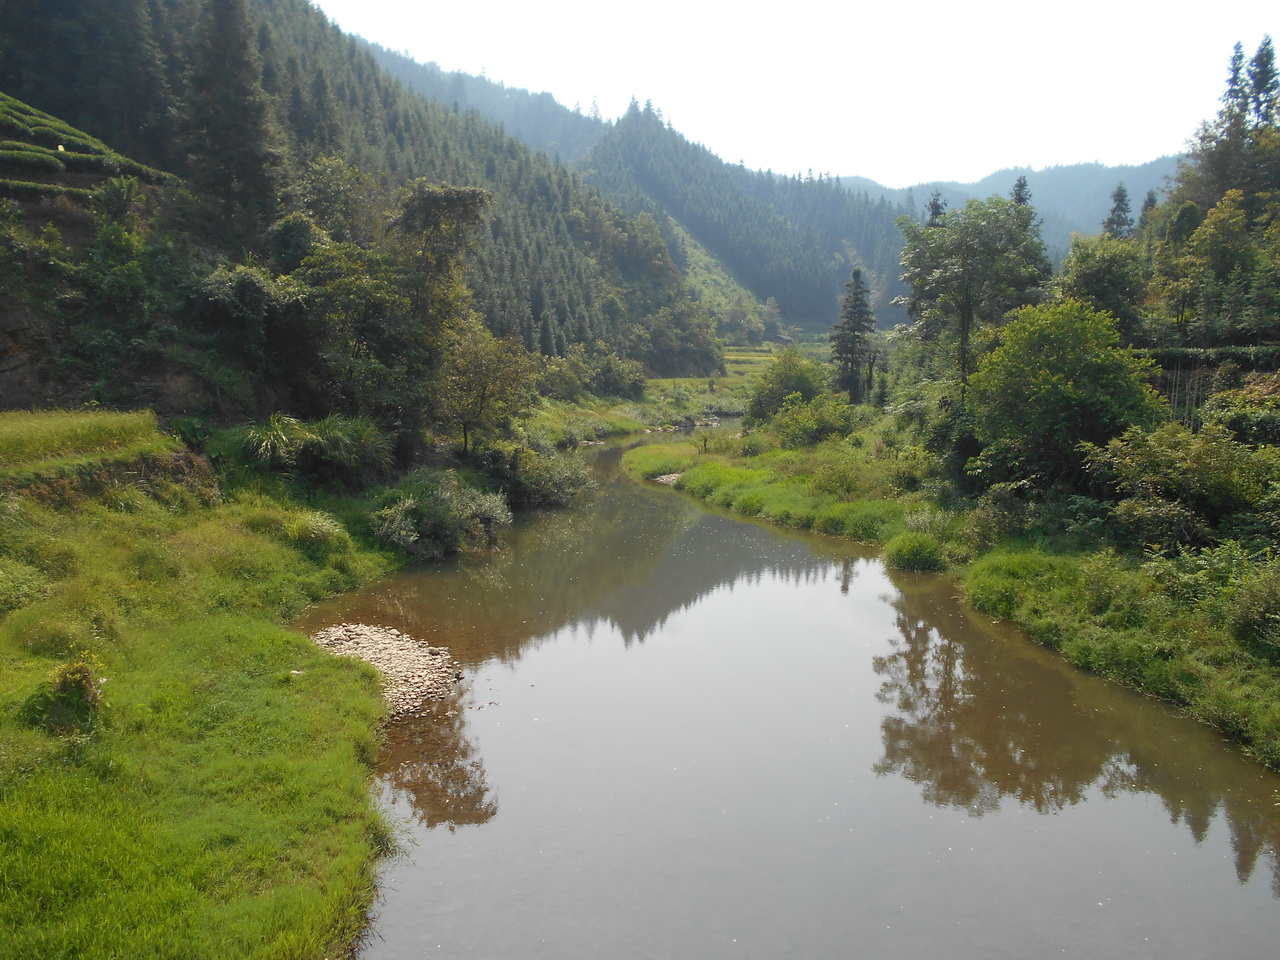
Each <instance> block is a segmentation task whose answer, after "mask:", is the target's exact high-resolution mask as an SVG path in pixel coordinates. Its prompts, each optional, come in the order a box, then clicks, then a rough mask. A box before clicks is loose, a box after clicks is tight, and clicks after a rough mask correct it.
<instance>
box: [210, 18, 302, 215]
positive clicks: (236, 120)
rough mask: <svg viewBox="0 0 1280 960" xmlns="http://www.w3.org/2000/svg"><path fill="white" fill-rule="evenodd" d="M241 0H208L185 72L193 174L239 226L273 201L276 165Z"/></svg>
mask: <svg viewBox="0 0 1280 960" xmlns="http://www.w3.org/2000/svg"><path fill="white" fill-rule="evenodd" d="M260 79H261V69H260V67H259V65H258V59H257V52H256V43H255V42H254V33H253V29H252V26H251V24H250V20H249V12H248V9H247V7H246V4H245V0H207V2H206V3H205V8H204V15H203V17H202V20H201V32H200V38H199V40H198V41H197V43H196V49H195V53H194V55H193V57H192V64H191V70H190V73H189V76H188V83H187V87H188V93H187V108H188V134H187V148H188V152H189V154H190V161H189V162H190V165H191V172H192V182H193V183H194V184H195V185H196V187H197V188H199V189H201V190H203V191H204V192H205V193H207V194H208V195H209V196H210V197H211V198H212V199H214V200H215V201H216V202H217V203H218V205H219V206H220V207H221V210H222V213H223V215H224V216H226V217H227V218H228V219H229V220H230V224H231V226H232V227H233V228H234V229H237V230H238V231H239V232H240V233H242V234H244V233H248V232H250V231H252V230H253V229H254V228H256V227H258V226H260V225H262V224H263V223H264V222H265V221H266V219H267V217H268V216H269V215H270V214H271V212H272V210H273V209H274V207H275V186H276V185H275V170H276V167H277V165H278V164H279V158H278V156H277V154H276V152H275V150H274V149H273V147H272V142H271V141H272V137H271V131H270V127H269V125H268V122H267V100H266V95H265V94H264V93H263V90H262V86H261V82H260Z"/></svg>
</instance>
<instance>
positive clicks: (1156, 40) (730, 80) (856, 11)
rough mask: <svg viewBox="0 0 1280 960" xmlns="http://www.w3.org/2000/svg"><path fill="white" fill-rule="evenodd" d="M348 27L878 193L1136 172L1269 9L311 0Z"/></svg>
mask: <svg viewBox="0 0 1280 960" xmlns="http://www.w3.org/2000/svg"><path fill="white" fill-rule="evenodd" d="M313 2H315V3H316V5H317V6H319V7H320V8H321V9H322V10H324V11H325V12H326V13H327V14H328V15H329V18H330V19H331V20H333V21H334V22H336V23H337V24H338V25H339V26H340V27H342V28H343V29H344V30H346V31H348V32H350V33H357V34H360V35H361V36H363V37H365V38H367V39H369V40H372V41H374V42H376V43H379V44H381V45H383V46H385V47H389V48H390V49H393V50H399V51H404V52H407V53H408V54H409V55H410V56H412V57H413V58H414V59H415V60H419V61H421V62H424V63H425V62H430V61H434V62H435V63H437V64H439V65H440V66H441V67H442V68H444V69H446V70H461V71H463V72H465V73H473V74H481V73H483V74H484V75H485V76H487V77H488V78H489V79H491V80H495V81H499V82H502V83H505V84H506V85H507V86H511V87H523V88H526V89H529V90H533V91H535V92H538V91H543V90H546V91H548V92H550V93H551V94H552V95H553V96H555V98H556V99H557V100H559V101H560V102H561V103H563V104H565V105H566V106H568V107H573V106H574V104H575V103H576V104H580V105H581V107H582V110H583V112H587V111H588V110H589V109H590V107H591V104H592V102H593V101H594V102H595V103H597V104H598V105H599V108H600V112H601V113H602V114H603V115H604V116H605V117H606V118H616V117H618V116H620V115H621V114H622V113H623V112H624V111H625V110H626V108H627V104H628V103H629V102H630V100H631V98H632V97H633V96H634V97H635V98H636V99H637V100H639V101H640V102H641V103H644V102H645V101H646V100H652V101H653V105H654V106H655V107H656V108H658V109H660V110H661V111H662V112H663V115H664V116H665V117H666V118H667V119H668V120H669V121H671V123H672V125H673V126H674V127H675V128H676V129H677V130H679V131H680V132H681V133H683V134H684V135H685V136H686V137H688V138H689V139H690V140H693V141H696V142H698V143H701V144H703V145H704V146H706V147H707V148H709V149H710V150H712V151H713V152H714V153H716V154H718V155H719V156H720V157H721V158H723V159H724V160H727V161H729V162H731V163H736V162H737V161H739V160H741V161H743V162H744V163H745V164H746V165H747V166H748V167H749V168H752V169H760V170H765V169H771V170H773V171H774V172H776V173H786V174H792V173H804V172H806V171H808V170H810V169H812V170H813V172H814V173H815V174H817V173H831V174H837V175H856V176H865V177H871V178H872V179H874V180H878V181H879V182H881V183H884V184H887V185H889V186H906V185H908V184H914V183H920V182H925V181H929V180H959V181H963V182H967V181H973V180H977V179H980V178H981V177H983V176H985V175H987V174H989V173H993V172H994V171H996V170H999V169H1002V168H1005V167H1012V166H1032V167H1035V168H1036V169H1040V168H1042V167H1046V166H1052V165H1055V164H1065V163H1080V162H1087V161H1095V160H1096V161H1099V162H1101V163H1107V164H1121V163H1142V162H1145V161H1147V160H1152V159H1155V158H1156V157H1158V156H1162V155H1164V154H1170V153H1178V152H1180V151H1181V150H1182V149H1183V147H1184V145H1185V143H1186V141H1187V139H1188V138H1189V137H1190V136H1191V135H1192V134H1193V133H1194V132H1195V129H1196V127H1197V125H1198V124H1199V123H1200V121H1201V120H1205V119H1208V118H1210V117H1212V116H1213V115H1214V114H1215V113H1216V111H1217V109H1218V97H1219V96H1220V95H1221V93H1222V90H1223V87H1224V83H1225V79H1226V73H1227V61H1228V59H1229V58H1230V56H1231V48H1232V45H1233V44H1234V43H1235V42H1236V41H1237V40H1239V41H1240V42H1241V43H1243V44H1244V48H1245V55H1246V58H1247V57H1250V56H1252V55H1253V52H1254V51H1255V50H1256V49H1257V46H1258V44H1259V43H1260V42H1261V40H1262V37H1263V35H1264V34H1266V33H1270V32H1273V31H1277V30H1280V13H1277V11H1280V7H1277V6H1276V4H1275V2H1274V0H1271V2H1266V3H1264V2H1262V0H1217V2H1208V3H1197V4H1195V5H1194V6H1191V7H1190V8H1189V9H1187V8H1184V9H1183V10H1179V9H1178V8H1177V7H1175V6H1174V5H1172V4H1170V5H1163V4H1156V3H1151V2H1143V3H1138V2H1134V0H1067V2H1060V3H1057V4H1052V5H1049V4H1032V3H1027V2H1025V0H1021V2H1012V0H971V2H968V3H965V2H959V0H957V2H938V0H924V2H903V0H896V2H895V0H881V2H879V3H876V4H875V5H874V6H866V5H861V4H852V3H843V4H838V5H837V4H823V3H815V2H808V3H799V4H782V5H773V6H764V5H750V4H744V3H719V2H717V3H712V2H702V0H682V2H676V0H646V2H642V3H632V4H626V3H609V2H608V0H605V2H601V0H543V2H540V3H535V2H529V0H487V2H486V0H480V2H478V3H475V4H467V3H460V2H458V0H453V2H450V3H424V2H422V0H313Z"/></svg>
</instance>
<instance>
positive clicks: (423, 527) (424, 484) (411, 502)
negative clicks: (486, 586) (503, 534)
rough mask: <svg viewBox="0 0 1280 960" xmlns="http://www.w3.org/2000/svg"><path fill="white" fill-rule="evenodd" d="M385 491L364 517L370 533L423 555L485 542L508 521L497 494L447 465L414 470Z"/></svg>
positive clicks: (410, 551)
mask: <svg viewBox="0 0 1280 960" xmlns="http://www.w3.org/2000/svg"><path fill="white" fill-rule="evenodd" d="M388 497H389V500H390V502H389V503H387V504H386V506H384V507H382V508H381V509H379V510H377V511H375V512H374V513H373V515H372V516H371V517H370V527H371V529H372V530H373V533H374V536H376V537H377V538H378V539H379V540H382V541H383V542H384V543H387V544H390V545H391V546H394V547H398V548H399V549H401V550H403V551H404V552H405V553H407V554H409V555H410V556H414V557H419V558H423V559H425V558H435V557H441V556H444V555H445V554H448V553H456V552H457V551H459V550H461V549H462V548H463V547H465V546H468V545H478V546H485V545H489V544H491V543H493V542H495V541H496V540H497V537H498V531H499V529H501V528H502V527H505V526H509V525H510V523H511V510H510V508H508V507H507V504H506V501H504V500H503V499H502V497H501V496H500V495H499V494H496V493H483V492H481V491H479V490H476V489H475V488H474V487H468V486H466V485H464V484H463V483H462V482H461V481H460V480H459V479H458V476H457V474H456V473H454V471H452V470H446V471H445V472H443V473H438V472H436V471H432V470H426V469H422V470H417V471H415V472H414V473H412V474H410V475H409V477H407V478H406V479H405V480H404V481H403V482H402V483H401V484H400V485H399V486H398V487H396V489H395V490H393V491H392V492H391V493H390V494H389V495H388Z"/></svg>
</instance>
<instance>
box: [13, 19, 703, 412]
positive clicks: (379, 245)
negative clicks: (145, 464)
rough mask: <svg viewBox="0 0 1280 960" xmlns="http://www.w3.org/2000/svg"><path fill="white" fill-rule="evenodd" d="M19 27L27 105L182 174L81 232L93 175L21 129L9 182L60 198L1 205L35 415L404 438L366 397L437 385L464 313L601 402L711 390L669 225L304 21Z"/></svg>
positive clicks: (113, 205)
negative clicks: (663, 381) (176, 414)
mask: <svg viewBox="0 0 1280 960" xmlns="http://www.w3.org/2000/svg"><path fill="white" fill-rule="evenodd" d="M3 15H4V22H5V24H6V29H5V32H4V35H3V44H4V49H3V67H2V70H3V75H2V76H0V83H2V84H3V86H4V89H5V90H6V91H7V92H8V93H9V94H10V95H11V96H13V97H15V98H17V101H18V102H19V103H26V104H29V105H30V106H31V108H34V109H35V110H37V111H40V112H42V113H43V114H44V115H47V116H50V117H56V118H59V119H60V120H61V121H65V122H66V123H67V124H70V126H71V127H72V128H73V129H79V130H84V131H87V133H88V134H89V135H91V136H92V137H93V138H97V139H98V140H99V141H100V142H102V143H106V144H110V145H111V147H112V148H113V149H115V150H118V151H120V152H121V153H122V154H124V155H127V156H130V157H133V158H136V160H137V161H139V162H140V163H141V164H143V165H146V166H147V167H148V169H154V170H159V171H164V172H166V173H169V174H172V175H174V177H173V178H170V179H163V180H155V182H152V183H146V182H139V185H138V186H137V188H136V189H135V188H134V186H133V185H131V184H130V183H127V182H124V181H127V180H128V179H129V177H130V171H129V170H128V169H125V168H120V173H121V174H122V175H123V180H121V178H114V180H113V182H112V183H111V184H109V185H105V186H101V187H100V188H95V189H100V190H101V191H106V192H107V193H111V194H112V195H113V199H110V200H108V199H105V198H104V197H103V196H95V197H93V198H90V202H89V203H88V204H87V205H85V207H84V208H82V209H85V212H84V213H83V214H77V213H76V210H75V209H74V207H75V204H74V203H73V204H72V206H71V207H67V206H66V205H65V204H66V202H68V201H69V200H70V198H72V197H73V196H76V194H74V192H73V188H74V189H79V186H78V185H77V182H73V181H75V176H76V173H75V171H74V169H71V168H69V167H68V165H67V163H65V162H64V160H60V159H59V158H58V157H56V156H54V157H50V156H48V155H47V151H48V150H50V149H55V148H56V147H57V145H58V144H57V143H55V142H53V141H49V142H44V141H42V140H41V137H40V136H39V135H38V132H39V129H40V128H41V127H46V128H49V129H52V127H51V126H50V124H52V123H53V120H49V121H47V122H45V121H40V122H35V125H34V126H31V125H29V124H26V123H24V122H23V121H22V120H21V119H20V118H18V117H17V113H15V114H14V117H15V119H13V120H12V122H11V123H9V124H8V125H7V131H8V133H7V135H8V136H9V137H11V138H12V140H11V142H10V143H9V147H10V149H9V151H8V152H7V153H6V156H5V158H4V159H5V176H6V177H7V178H8V179H9V180H10V181H13V182H22V183H31V182H43V183H44V184H45V185H46V186H49V187H52V186H54V185H57V184H61V185H62V186H63V187H66V188H68V189H64V190H62V191H61V192H60V193H58V192H57V191H54V190H52V189H50V190H46V191H44V193H43V194H41V195H40V196H37V192H36V191H35V190H34V189H33V188H30V187H27V188H23V189H16V188H14V189H10V190H8V191H7V192H8V193H9V195H10V196H11V198H13V200H14V201H15V202H17V204H18V206H16V207H12V208H11V210H12V215H11V216H10V217H9V219H8V221H7V222H8V225H9V226H8V230H9V239H8V243H7V250H8V253H9V257H8V259H9V267H10V271H11V280H10V283H9V292H10V296H12V297H14V298H15V299H16V300H17V301H20V302H21V304H22V306H21V308H20V309H19V308H18V307H16V306H15V307H12V308H10V310H9V312H10V313H11V314H13V313H15V312H16V313H21V314H22V319H21V322H19V321H15V320H12V319H11V320H10V321H7V325H8V330H9V335H10V339H12V340H14V341H15V344H17V346H18V347H20V348H21V349H20V350H19V351H18V352H23V353H25V359H26V360H27V361H29V362H28V363H27V364H26V368H25V371H24V375H25V380H24V382H25V383H26V384H27V385H28V386H27V389H28V390H32V389H34V390H35V391H36V392H35V393H34V394H31V399H38V398H40V397H43V398H45V399H53V398H55V397H57V398H59V399H62V400H64V401H65V400H72V399H76V398H77V397H94V398H97V399H101V400H113V401H116V402H122V401H125V400H126V398H129V399H132V401H133V402H157V403H161V404H162V405H168V406H170V407H172V406H175V405H176V406H178V407H186V408H188V409H190V408H192V407H193V406H194V407H200V406H207V405H208V404H209V401H210V398H211V397H212V398H213V399H214V400H215V401H216V402H217V405H218V406H220V407H221V408H222V409H223V410H224V412H229V411H233V410H238V411H240V412H242V413H243V412H254V413H257V412H261V411H263V410H265V409H268V408H274V407H288V408H290V409H295V410H297V411H298V412H303V413H316V412H322V411H323V409H327V408H330V407H333V406H336V407H338V408H345V409H352V410H360V411H366V412H371V413H380V414H382V415H387V416H391V417H392V419H400V418H402V417H403V414H404V411H405V410H408V409H411V408H416V407H419V406H421V403H422V400H423V397H422V396H413V397H411V396H408V395H406V396H405V397H402V398H401V399H400V400H393V399H391V398H390V397H388V396H383V397H380V398H375V397H373V396H372V395H371V394H369V395H365V394H362V392H361V391H362V390H365V391H366V393H367V391H368V390H373V389H374V388H373V387H372V385H373V384H380V386H379V387H378V388H377V390H380V391H382V392H383V393H386V392H387V391H388V390H390V391H391V392H395V390H398V389H400V387H403V386H404V384H406V383H408V382H409V381H410V380H414V381H419V382H420V381H422V378H423V377H424V375H429V374H430V373H431V372H432V371H433V370H435V369H437V368H438V365H439V361H440V356H441V349H440V332H441V331H442V330H443V328H444V327H445V326H447V325H448V324H450V323H453V322H455V321H457V322H461V320H463V319H465V317H466V316H467V314H468V312H469V311H470V310H475V311H477V312H478V313H479V315H480V317H481V319H482V320H483V323H484V326H485V327H486V328H487V329H488V330H489V331H490V332H491V333H493V334H496V335H498V336H500V337H511V338H514V339H516V340H517V341H519V342H520V343H522V344H523V345H524V346H525V348H526V349H528V350H530V351H532V352H534V353H537V354H540V355H541V356H543V357H544V358H549V359H550V358H559V359H560V360H562V361H567V360H568V359H572V364H571V365H572V367H573V369H574V371H575V373H574V374H573V376H572V377H571V378H570V380H575V379H576V380H581V379H582V378H583V377H585V378H586V379H587V380H588V381H594V382H593V383H592V386H593V387H594V388H595V389H597V390H598V391H600V392H604V393H615V394H618V393H627V392H630V391H633V390H634V389H635V388H636V385H637V384H638V383H639V377H640V376H641V374H642V372H643V371H644V370H648V371H650V372H653V373H665V374H673V373H707V372H711V371H714V370H716V369H717V368H718V367H719V364H720V355H719V348H718V346H717V345H716V343H715V341H714V339H713V337H712V328H711V323H710V320H709V318H708V317H707V316H706V314H705V311H704V310H702V309H701V308H700V307H699V306H698V305H697V304H696V303H695V302H694V301H693V300H692V299H691V298H690V296H689V292H688V290H687V289H686V287H685V285H684V282H683V280H682V276H681V273H680V270H679V268H678V267H677V265H676V264H675V262H674V260H673V258H672V256H671V254H670V252H669V251H668V249H667V247H666V244H665V243H664V241H663V239H662V237H661V235H660V234H659V232H658V230H657V229H656V227H655V225H654V224H653V222H652V221H651V220H648V219H646V218H643V217H641V218H630V217H628V216H626V215H624V214H622V213H620V212H619V211H618V210H617V208H615V207H613V206H611V205H609V204H608V203H606V202H605V201H604V200H602V199H601V197H600V196H599V194H598V193H597V192H595V191H594V190H592V189H591V188H590V187H589V186H587V185H586V184H585V183H584V182H583V181H582V180H581V179H580V178H578V177H577V176H575V175H574V174H572V173H570V172H569V171H568V170H566V169H565V168H564V167H562V166H558V165H556V164H554V163H553V162H552V161H551V160H550V159H548V158H547V157H545V156H543V155H542V154H540V153H538V152H536V151H534V150H532V149H530V148H529V147H527V146H526V145H524V144H523V143H521V142H520V141H518V140H515V139H514V138H512V137H509V136H507V135H505V134H503V133H502V132H501V130H500V129H499V128H498V127H496V126H493V125H491V124H489V123H487V122H486V121H484V120H482V119H481V118H480V117H479V116H478V115H476V114H475V113H469V114H465V115H457V114H455V113H454V112H453V111H452V110H450V109H448V108H446V107H443V106H440V105H439V104H436V103H434V102H431V101H428V100H426V99H424V98H422V97H420V96H418V95H416V94H413V93H410V92H408V91H406V90H405V89H404V88H403V87H402V86H401V85H400V84H399V83H398V82H396V81H395V80H393V79H391V78H389V77H387V76H386V75H385V74H384V73H383V72H382V71H381V70H380V69H379V68H378V66H377V64H376V63H375V61H374V59H373V56H372V55H371V54H370V53H369V51H368V50H367V49H366V47H365V46H364V45H363V44H360V43H357V42H356V41H355V40H353V39H352V38H349V37H346V36H344V35H343V34H341V32H339V31H338V30H337V29H336V28H335V27H333V26H332V25H331V24H329V23H328V21H327V20H326V19H325V18H324V16H323V15H322V14H321V13H320V12H319V11H318V10H317V9H316V8H314V7H313V6H311V5H310V4H309V3H306V2H305V0H255V2H246V0H216V2H211V3H207V4H201V3H199V2H196V0H174V2H170V3H165V4H148V3H143V2H131V3H126V4H114V3H113V4H97V3H92V2H88V3H84V2H77V3H66V4H62V5H60V6H58V7H56V8H50V7H49V5H47V4H36V3H30V2H24V0H6V2H5V3H4V5H3ZM50 50H57V51H61V52H62V53H61V55H60V56H58V57H54V58H50V57H49V56H47V51H50ZM15 109H16V110H17V111H18V112H19V113H20V112H21V110H24V109H25V107H18V108H15ZM33 130H35V131H36V133H37V135H33V134H32V133H31V131H33ZM45 140H48V138H45ZM40 150H44V151H46V152H45V153H44V154H40V155H39V156H37V154H39V151H40ZM153 179H154V178H153ZM115 180H121V182H114V181H115ZM468 191H470V192H468ZM55 194H57V196H61V197H62V198H63V201H61V202H60V201H58V200H57V199H56V197H55ZM119 195H123V196H124V198H125V199H120V196H119ZM60 203H61V205H60ZM45 223H50V224H53V225H54V227H55V228H56V229H59V230H60V234H59V237H58V238H57V239H56V240H55V239H54V238H53V236H52V235H50V234H48V233H47V231H46V232H43V233H42V230H44V224H45ZM18 261H21V265H20V267H21V272H22V276H21V278H20V280H19V278H18V277H17V275H16V274H15V273H13V272H12V271H17V270H18V269H19V264H18ZM103 269H106V270H108V272H109V273H110V274H111V275H110V276H104V275H102V270H103ZM126 275H127V276H129V277H130V278H131V279H130V282H129V283H124V282H122V281H121V279H120V278H122V277H123V276H126ZM337 278H342V280H343V282H344V283H346V284H348V287H347V288H346V290H345V292H344V293H343V294H342V295H339V294H338V293H337V291H338V289H339V286H338V284H337V283H336V282H335V281H336V279H337ZM446 288H448V289H446ZM357 303H358V304H359V306H358V307H357V306H355V305H356V304H357ZM50 305H53V309H52V310H51V309H50V308H49V307H50ZM125 328H127V329H125ZM392 330H397V331H398V332H396V333H389V332H388V331H392ZM406 338H408V339H406ZM433 338H434V340H435V342H432V340H433ZM409 341H417V343H418V345H417V346H416V347H415V349H414V350H409V349H406V344H407V343H408V342H409ZM59 345H65V346H59ZM15 349H17V348H15ZM415 352H416V357H415V356H414V354H415ZM570 355H572V357H571V356H570ZM411 358H412V359H411ZM563 366H564V364H563V363H562V364H561V367H563ZM35 368H38V369H35ZM358 368H359V372H357V370H358ZM393 368H395V369H393ZM427 378H428V379H429V376H428V377H427ZM37 382H38V383H39V384H41V385H42V386H39V387H33V386H31V385H32V384H33V383H37ZM361 382H362V383H363V384H364V385H365V386H364V387H361V386H359V383H361ZM559 382H561V383H562V384H564V383H565V382H566V381H565V378H564V377H560V378H559ZM393 384H399V386H395V387H393V386H392V385H393ZM569 389H570V390H572V389H574V388H573V387H572V384H570V386H569ZM40 390H43V391H44V393H43V394H41V393H40ZM374 392H377V391H376V390H375V391H374ZM14 399H15V400H22V399H23V397H22V395H21V394H17V395H15V396H14ZM391 407H396V408H397V411H398V412H396V413H394V414H393V413H392V411H391Z"/></svg>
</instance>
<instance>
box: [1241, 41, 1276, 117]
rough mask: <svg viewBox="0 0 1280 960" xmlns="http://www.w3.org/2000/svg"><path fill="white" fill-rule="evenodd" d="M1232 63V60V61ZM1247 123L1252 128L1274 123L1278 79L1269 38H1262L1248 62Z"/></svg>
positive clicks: (1273, 50)
mask: <svg viewBox="0 0 1280 960" xmlns="http://www.w3.org/2000/svg"><path fill="white" fill-rule="evenodd" d="M1232 62H1233V63H1234V59H1233V61H1232ZM1248 73H1249V121H1250V125H1251V126H1253V127H1255V128H1256V127H1262V126H1266V125H1268V124H1270V123H1272V122H1274V121H1275V114H1276V96H1277V94H1278V93H1280V78H1278V77H1277V74H1276V51H1275V47H1274V45H1273V44H1272V43H1271V37H1270V36H1264V37H1263V38H1262V43H1260V44H1259V45H1258V51H1257V53H1255V54H1254V55H1253V59H1252V60H1250V61H1249V71H1248Z"/></svg>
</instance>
